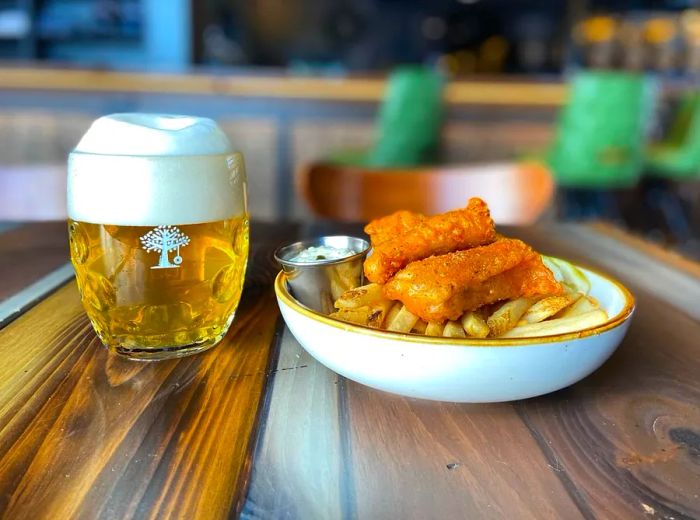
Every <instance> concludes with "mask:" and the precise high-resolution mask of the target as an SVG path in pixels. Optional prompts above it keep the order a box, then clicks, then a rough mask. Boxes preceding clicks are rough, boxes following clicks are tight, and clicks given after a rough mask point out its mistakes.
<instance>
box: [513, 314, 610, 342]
mask: <svg viewBox="0 0 700 520" xmlns="http://www.w3.org/2000/svg"><path fill="white" fill-rule="evenodd" d="M607 319H608V315H607V314H606V313H605V311H603V310H601V309H598V310H595V311H590V312H586V313H584V314H579V315H577V316H570V317H568V318H558V319H554V320H547V321H541V322H539V323H528V324H527V325H519V326H517V327H515V328H513V329H511V330H509V331H507V332H506V333H505V334H503V335H502V336H500V337H502V338H526V337H536V336H552V335H554V334H563V333H566V332H574V331H579V330H584V329H587V328H589V327H595V326H596V325H600V324H601V323H604V322H605V321H606V320H607Z"/></svg>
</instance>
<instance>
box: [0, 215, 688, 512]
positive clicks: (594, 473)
mask: <svg viewBox="0 0 700 520" xmlns="http://www.w3.org/2000/svg"><path fill="white" fill-rule="evenodd" d="M359 229H360V228H359V227H357V226H348V225H342V226H340V225H336V224H332V223H319V224H314V225H312V226H306V227H298V226H291V225H282V224H280V225H274V226H257V227H256V226H254V227H253V233H252V244H253V251H254V253H253V255H252V258H251V267H252V269H251V270H250V273H251V276H250V277H249V280H248V284H247V286H246V291H245V294H244V303H243V304H242V307H241V309H240V311H239V315H238V317H237V319H236V321H235V326H234V330H233V331H232V333H231V334H229V335H228V336H227V338H226V342H225V344H223V345H221V346H219V347H218V348H216V349H213V350H212V351H210V352H207V353H204V354H202V355H198V356H194V357H191V358H185V359H182V360H179V361H172V362H160V363H134V362H127V361H122V360H120V359H116V358H113V357H111V356H110V355H108V353H107V352H106V350H105V349H104V348H102V347H101V346H100V345H99V344H98V342H97V339H96V338H95V336H94V333H93V332H92V330H91V329H90V327H89V324H88V322H87V320H86V319H85V318H84V316H83V313H82V310H81V309H80V306H79V302H78V297H77V294H76V292H75V289H74V286H73V285H72V284H71V285H68V286H66V287H64V288H62V289H60V290H59V291H57V292H56V293H55V294H53V295H52V296H49V297H48V298H46V299H45V300H44V301H43V302H42V303H40V304H39V305H38V306H36V307H34V308H33V309H31V310H30V311H28V312H26V313H25V314H24V315H23V316H22V317H20V318H19V319H17V320H15V321H14V322H12V323H11V324H10V325H8V326H7V327H5V328H4V329H3V330H2V331H0V354H2V356H3V361H4V363H3V364H2V365H0V511H2V513H3V516H4V517H5V518H166V517H176V518H222V517H231V516H236V514H237V513H238V511H239V510H240V508H241V507H242V513H241V516H242V517H243V518H246V519H269V518H271V519H277V518H286V519H297V518H298V519H314V518H322V519H326V518H371V519H375V518H377V519H383V518H402V519H413V518H415V519H432V518H435V519H438V518H439V519H445V518H537V519H540V518H552V519H560V518H566V519H569V518H573V519H575V518H587V519H592V518H598V519H608V518H611V519H613V518H614V519H617V518H622V519H626V518H667V519H671V518H674V519H690V518H700V465H699V464H698V458H699V457H700V411H699V408H698V404H699V403H700V378H698V374H700V343H699V342H698V338H699V337H700V311H698V309H697V308H696V305H694V303H696V302H698V301H700V278H698V277H697V276H695V274H694V273H693V272H692V270H688V269H681V268H680V267H679V266H676V265H674V264H673V263H667V262H664V261H662V260H661V259H660V258H659V257H658V256H657V255H653V254H649V253H647V252H645V251H644V249H643V248H641V249H640V248H637V247H635V244H634V243H633V241H627V240H618V239H617V238H616V237H615V236H614V235H611V234H608V233H601V232H600V231H599V230H596V229H593V228H589V227H584V226H572V225H569V226H551V227H543V228H540V227H533V228H528V229H510V230H504V231H505V233H506V234H511V235H514V236H519V237H521V238H523V239H525V240H527V241H529V242H531V243H532V244H533V245H535V246H536V247H537V248H538V249H540V250H541V251H543V252H545V253H548V254H554V255H559V256H564V257H567V258H570V259H572V260H574V261H577V262H582V263H584V264H587V265H591V266H593V267H598V268H600V269H603V270H605V271H608V272H610V273H611V274H614V275H615V276H617V277H619V278H620V279H621V280H622V281H623V282H624V283H625V284H626V285H628V287H629V288H630V289H631V290H632V291H633V292H634V294H635V296H636V298H637V302H638V308H637V313H636V316H635V317H634V321H633V322H632V326H631V328H630V331H629V334H628V336H627V337H626V339H625V340H624V342H623V343H622V345H621V346H620V348H619V349H618V351H617V352H616V353H615V354H614V355H613V357H612V358H611V359H610V360H609V361H608V362H607V363H606V364H605V365H604V366H603V367H602V368H600V369H599V370H598V371H596V372H595V373H594V374H592V375H591V376H589V377H588V378H586V379H584V380H583V381H581V382H579V383H578V384H576V385H573V386H571V387H569V388H567V389H564V390H561V391H559V392H555V393H553V394H550V395H548V396H543V397H539V398H533V399H528V400H525V401H519V402H515V403H504V404H491V405H465V404H454V403H434V402H428V401H421V400H416V399H408V398H403V397H399V396H394V395H390V394H386V393H382V392H379V391H375V390H372V389H370V388H367V387H364V386H361V385H358V384H356V383H353V382H351V381H348V380H345V379H343V378H342V377H340V376H338V375H337V374H335V373H333V372H331V371H329V370H327V369H326V368H324V367H323V366H321V365H319V364H318V363H316V362H315V361H314V360H313V359H312V358H311V357H310V356H308V354H306V353H305V351H303V349H302V348H301V347H300V346H299V344H298V343H297V342H296V341H295V340H294V338H293V337H292V336H291V334H290V333H289V331H288V330H287V329H285V328H284V327H280V323H279V321H278V315H277V310H276V307H275V304H274V301H273V299H272V293H271V276H272V274H273V273H274V271H275V267H274V265H273V264H272V263H271V260H270V257H271V252H272V251H273V249H274V248H275V247H276V246H277V245H279V244H280V243H281V242H289V241H292V240H295V239H297V238H301V237H303V236H310V235H317V234H324V233H326V234H327V233H331V232H337V233H358V232H359ZM1 244H2V235H0V246H1ZM278 350H279V352H277V351H278ZM271 354H272V355H271ZM269 363H274V365H272V366H270V365H268V364H269ZM268 374H269V376H268ZM266 379H267V381H268V382H267V385H265V381H266ZM265 389H267V390H265ZM256 416H258V417H259V427H258V428H256ZM255 439H257V440H255ZM254 443H255V449H254V452H253V450H252V446H253V444H254ZM253 453H254V455H253ZM251 460H252V462H251ZM246 490H247V491H246ZM244 500H245V502H244Z"/></svg>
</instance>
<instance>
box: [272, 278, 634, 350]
mask: <svg viewBox="0 0 700 520" xmlns="http://www.w3.org/2000/svg"><path fill="white" fill-rule="evenodd" d="M585 269H586V270H587V271H591V272H592V273H595V274H597V275H598V276H600V277H601V278H603V279H604V280H605V281H607V282H609V283H611V284H613V285H614V286H615V287H617V289H618V290H619V291H620V293H622V296H623V297H624V298H625V305H624V307H623V308H622V310H621V311H620V312H618V313H617V314H616V315H615V316H613V317H612V318H609V319H608V320H607V321H606V322H604V323H601V324H600V325H596V326H594V327H589V328H586V329H581V330H577V331H574V332H565V333H562V334H554V335H551V336H530V337H527V338H502V339H498V338H445V337H439V336H423V335H419V334H410V333H405V332H393V331H389V330H381V329H373V328H371V327H365V326H363V325H356V324H354V323H347V322H344V321H340V320H336V319H334V318H331V317H329V316H326V315H325V314H321V313H320V312H317V311H314V310H312V309H309V308H308V307H305V306H304V305H302V304H301V303H299V302H298V301H297V300H296V299H295V298H294V297H293V296H292V295H291V294H290V293H289V290H288V289H287V284H286V283H285V275H284V272H283V271H280V272H279V273H278V274H277V277H276V278H275V294H276V295H277V297H278V298H279V299H280V300H281V301H283V302H284V303H285V304H286V305H287V306H289V307H291V308H292V309H294V310H295V311H296V312H298V313H300V314H302V315H304V316H306V317H307V318H310V319H312V320H314V321H318V322H320V323H323V324H325V325H330V326H331V327H335V328H337V329H341V330H345V331H348V332H356V333H359V334H367V335H369V336H375V337H379V338H393V339H400V340H402V341H409V342H412V343H423V344H425V343H427V344H432V345H450V346H464V347H482V346H483V347H508V346H514V345H532V344H541V343H559V342H562V341H567V340H573V339H580V338H586V337H589V336H596V335H598V334H602V333H603V332H606V331H608V330H611V329H614V328H616V327H618V326H620V325H622V324H623V323H624V322H625V321H626V320H627V319H628V318H629V317H630V316H631V315H632V313H633V312H634V308H635V301H634V296H632V293H631V292H630V291H629V290H628V289H627V288H626V287H625V286H624V285H622V284H621V283H620V282H618V281H617V280H615V279H613V278H611V277H610V276H608V275H606V274H603V273H601V272H600V271H597V270H595V269H590V268H585Z"/></svg>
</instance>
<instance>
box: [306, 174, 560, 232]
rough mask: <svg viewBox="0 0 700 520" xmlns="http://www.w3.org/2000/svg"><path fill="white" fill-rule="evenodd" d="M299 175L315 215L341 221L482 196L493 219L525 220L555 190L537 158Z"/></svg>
mask: <svg viewBox="0 0 700 520" xmlns="http://www.w3.org/2000/svg"><path fill="white" fill-rule="evenodd" d="M298 180H299V189H300V191H301V194H302V196H303V198H304V199H305V200H306V202H307V204H308V205H309V207H310V208H311V210H312V211H313V212H314V213H315V214H316V215H317V216H320V217H324V218H330V219H335V220H340V221H346V222H365V221H368V220H371V219H373V218H376V217H380V216H382V215H387V214H389V213H392V212H394V211H398V210H400V209H407V210H411V211H416V212H420V213H425V214H435V213H442V212H444V211H448V210H451V209H455V208H460V207H464V206H465V205H466V203H467V200H468V199H469V198H470V197H481V198H482V199H484V200H485V201H486V202H487V203H488V205H489V207H490V208H491V214H492V215H493V218H494V220H495V221H496V222H497V223H498V224H529V223H532V222H534V221H535V220H537V219H538V218H539V217H540V216H541V215H542V213H543V212H544V211H545V210H546V209H547V207H548V206H549V205H550V203H551V201H552V198H553V195H554V183H553V181H552V177H551V175H550V173H549V171H548V170H547V169H546V167H544V166H542V165H540V164H536V163H523V164H514V163H501V164H488V165H470V166H442V167H426V168H417V169H368V168H362V167H357V166H340V165H332V164H326V163H316V164H312V165H311V166H309V167H307V168H304V169H302V171H301V172H300V175H299V177H298Z"/></svg>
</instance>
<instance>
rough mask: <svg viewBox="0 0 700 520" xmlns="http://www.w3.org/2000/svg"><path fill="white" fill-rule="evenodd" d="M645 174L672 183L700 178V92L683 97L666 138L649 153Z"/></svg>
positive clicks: (650, 148) (648, 151) (650, 149)
mask: <svg viewBox="0 0 700 520" xmlns="http://www.w3.org/2000/svg"><path fill="white" fill-rule="evenodd" d="M646 170H647V171H648V173H649V174H650V175H652V176H655V177H666V178H671V179H689V178H693V177H698V176H700V92H692V93H689V94H686V95H684V96H682V97H681V100H680V104H679V106H678V111H677V113H676V117H675V118H674V121H673V123H672V125H671V128H670V131H669V133H668V136H667V138H666V139H665V140H664V141H662V142H660V143H657V144H654V145H652V146H650V147H649V149H648V150H647V154H646Z"/></svg>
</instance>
